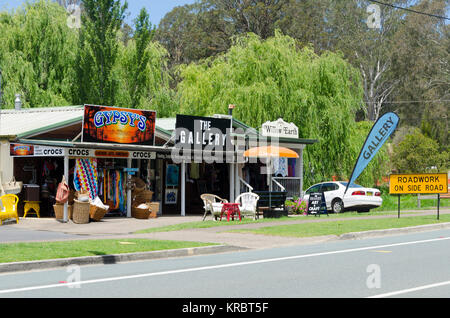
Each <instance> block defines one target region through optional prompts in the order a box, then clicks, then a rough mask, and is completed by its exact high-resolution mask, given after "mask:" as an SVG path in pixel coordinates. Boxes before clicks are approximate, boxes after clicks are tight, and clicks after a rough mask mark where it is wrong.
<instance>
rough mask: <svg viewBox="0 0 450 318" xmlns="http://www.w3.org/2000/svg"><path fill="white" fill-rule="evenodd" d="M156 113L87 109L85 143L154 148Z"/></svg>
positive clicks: (90, 107) (102, 107) (84, 124)
mask: <svg viewBox="0 0 450 318" xmlns="http://www.w3.org/2000/svg"><path fill="white" fill-rule="evenodd" d="M155 122H156V112H154V111H149V110H141V109H132V108H118V107H110V106H95V105H84V117H83V134H82V137H81V141H82V142H99V143H119V144H135V145H149V146H152V145H153V144H154V138H155Z"/></svg>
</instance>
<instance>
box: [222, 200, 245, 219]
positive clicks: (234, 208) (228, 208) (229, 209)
mask: <svg viewBox="0 0 450 318" xmlns="http://www.w3.org/2000/svg"><path fill="white" fill-rule="evenodd" d="M224 213H226V214H227V221H228V222H229V221H230V216H231V219H232V220H233V221H234V214H237V215H239V221H241V211H240V210H239V203H224V204H223V205H222V211H221V212H220V220H221V221H222V215H223V214H224Z"/></svg>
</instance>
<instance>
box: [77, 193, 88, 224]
mask: <svg viewBox="0 0 450 318" xmlns="http://www.w3.org/2000/svg"><path fill="white" fill-rule="evenodd" d="M90 206H91V204H90V203H89V202H81V201H78V200H77V199H74V202H73V223H77V224H85V223H89V210H90Z"/></svg>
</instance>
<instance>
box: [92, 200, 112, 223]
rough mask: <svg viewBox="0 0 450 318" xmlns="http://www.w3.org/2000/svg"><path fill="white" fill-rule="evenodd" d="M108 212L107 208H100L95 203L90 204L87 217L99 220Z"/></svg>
mask: <svg viewBox="0 0 450 318" xmlns="http://www.w3.org/2000/svg"><path fill="white" fill-rule="evenodd" d="M106 212H108V210H107V209H102V208H100V207H98V206H96V205H93V204H91V205H90V207H89V217H90V218H91V219H92V220H94V221H100V220H101V219H102V218H103V217H104V216H105V214H106Z"/></svg>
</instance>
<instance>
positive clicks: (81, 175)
mask: <svg viewBox="0 0 450 318" xmlns="http://www.w3.org/2000/svg"><path fill="white" fill-rule="evenodd" d="M73 185H74V188H75V190H77V191H80V190H86V191H88V192H89V198H90V199H92V200H94V199H95V197H96V196H97V194H98V183H97V159H88V158H86V159H76V162H75V173H74V178H73Z"/></svg>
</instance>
